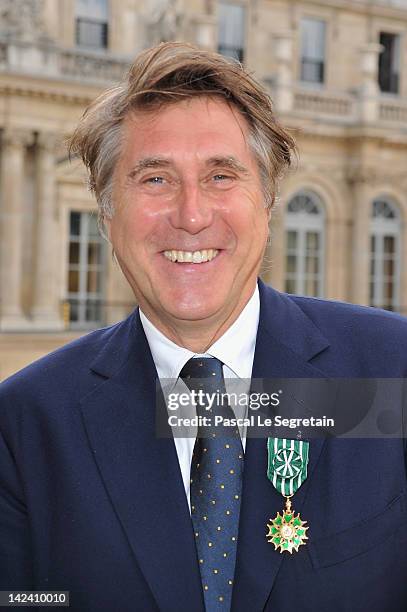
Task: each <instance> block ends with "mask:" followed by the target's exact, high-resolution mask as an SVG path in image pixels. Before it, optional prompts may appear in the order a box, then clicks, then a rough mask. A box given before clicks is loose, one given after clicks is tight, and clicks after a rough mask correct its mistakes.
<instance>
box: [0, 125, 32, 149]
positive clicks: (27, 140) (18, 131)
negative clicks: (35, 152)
mask: <svg viewBox="0 0 407 612" xmlns="http://www.w3.org/2000/svg"><path fill="white" fill-rule="evenodd" d="M1 142H2V145H3V147H6V148H9V149H22V148H24V147H28V146H30V145H32V144H33V142H34V134H33V132H31V131H30V130H25V129H23V128H13V127H9V126H8V127H6V128H4V129H3V131H2V136H1Z"/></svg>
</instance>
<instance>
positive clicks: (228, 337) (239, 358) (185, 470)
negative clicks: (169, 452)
mask: <svg viewBox="0 0 407 612" xmlns="http://www.w3.org/2000/svg"><path fill="white" fill-rule="evenodd" d="M259 315H260V298H259V290H258V287H257V285H256V289H255V291H254V293H253V295H252V297H251V298H250V300H249V301H248V302H247V304H246V306H245V307H244V309H243V310H242V312H241V313H240V315H239V316H238V318H237V319H236V321H235V322H234V323H233V325H231V327H229V329H227V330H226V332H225V333H224V334H223V336H221V337H220V338H219V339H218V340H216V342H214V343H213V344H212V346H210V347H209V348H208V350H207V351H206V353H205V354H204V355H201V354H197V353H193V352H192V351H190V350H188V349H186V348H183V347H182V346H178V345H177V344H175V342H172V341H171V340H169V338H167V337H166V336H164V334H163V333H161V332H160V331H159V330H158V329H157V328H156V327H155V326H154V325H153V324H152V323H151V321H149V319H147V317H146V316H145V314H144V313H143V312H142V311H141V310H140V319H141V323H142V325H143V328H144V332H145V334H146V337H147V341H148V344H149V346H150V350H151V354H152V356H153V360H154V363H155V367H156V369H157V374H158V377H159V379H160V380H161V379H174V380H176V379H178V377H179V374H180V372H181V370H182V368H183V367H184V365H185V364H186V363H187V361H189V359H191V358H192V357H216V358H217V359H219V360H220V361H221V362H222V363H223V364H224V366H223V375H224V378H225V386H226V391H228V379H244V380H246V381H247V385H246V388H245V392H246V393H248V392H249V386H250V379H251V376H252V368H253V359H254V349H255V346H256V336H257V328H258V325H259ZM231 407H232V408H233V406H231ZM240 433H241V436H242V444H243V448H245V443H246V431H245V430H244V429H241V430H240ZM174 442H175V448H176V451H177V455H178V461H179V465H180V469H181V475H182V480H183V483H184V487H185V494H186V496H187V500H188V504H189V505H190V471H191V460H192V452H193V450H194V445H195V438H193V437H188V438H181V437H176V436H174Z"/></svg>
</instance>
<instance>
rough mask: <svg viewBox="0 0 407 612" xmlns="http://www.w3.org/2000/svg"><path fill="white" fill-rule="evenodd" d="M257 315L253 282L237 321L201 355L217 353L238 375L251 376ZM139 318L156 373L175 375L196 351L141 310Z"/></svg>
mask: <svg viewBox="0 0 407 612" xmlns="http://www.w3.org/2000/svg"><path fill="white" fill-rule="evenodd" d="M259 316H260V298H259V290H258V287H257V284H256V289H255V290H254V293H253V295H252V297H251V298H250V300H249V301H248V302H247V304H246V306H245V307H244V308H243V310H242V312H241V313H240V315H239V316H238V318H237V319H236V321H235V322H234V323H233V325H231V326H230V327H229V329H227V330H226V332H225V333H224V334H223V335H222V336H221V337H220V338H219V339H218V340H216V342H214V343H213V344H212V346H210V347H209V348H208V350H207V352H206V353H205V355H204V356H206V357H208V356H210V357H216V358H217V359H219V360H220V361H222V362H223V363H224V364H225V365H226V366H227V367H228V368H229V369H230V370H231V371H232V373H234V374H235V376H236V377H238V378H251V375H252V367H253V359H254V349H255V345H256V336H257V327H258V324H259ZM140 319H141V324H142V326H143V329H144V333H145V334H146V337H147V342H148V344H149V346H150V350H151V354H152V356H153V360H154V363H155V366H156V369H157V374H158V377H159V378H172V379H176V378H178V376H179V373H180V371H181V370H182V368H183V367H184V365H185V364H186V362H187V361H188V360H189V359H191V357H194V356H195V355H196V353H193V352H192V351H189V350H188V349H186V348H183V347H182V346H178V344H175V342H172V340H170V339H169V338H167V337H166V336H164V334H163V333H161V332H160V331H159V330H158V329H157V328H156V327H155V325H153V324H152V323H151V321H150V320H149V319H147V317H146V316H145V314H144V313H143V312H142V311H141V310H140Z"/></svg>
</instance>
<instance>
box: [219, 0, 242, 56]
mask: <svg viewBox="0 0 407 612" xmlns="http://www.w3.org/2000/svg"><path fill="white" fill-rule="evenodd" d="M244 40H245V7H244V6H241V5H240V4H233V3H231V2H219V44H218V51H219V53H222V55H225V56H226V57H233V58H234V59H236V60H239V62H243V59H244Z"/></svg>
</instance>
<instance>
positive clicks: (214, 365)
mask: <svg viewBox="0 0 407 612" xmlns="http://www.w3.org/2000/svg"><path fill="white" fill-rule="evenodd" d="M222 365H223V364H222V362H221V361H219V359H216V358H215V357H193V358H192V359H190V360H189V361H187V362H186V364H185V365H184V367H183V368H182V370H181V372H180V375H179V376H180V378H182V380H183V381H184V382H186V381H188V380H190V379H191V378H192V379H199V378H209V379H214V381H216V382H218V381H223V372H222Z"/></svg>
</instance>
